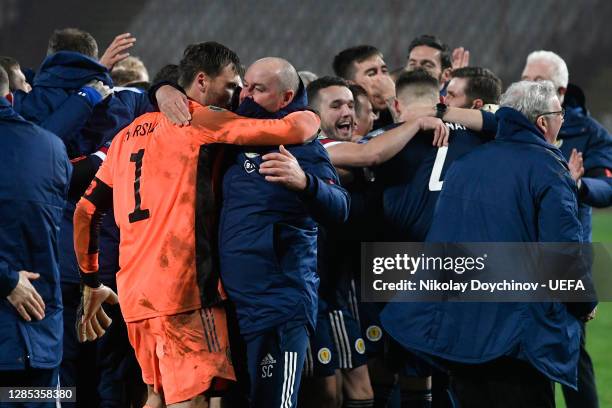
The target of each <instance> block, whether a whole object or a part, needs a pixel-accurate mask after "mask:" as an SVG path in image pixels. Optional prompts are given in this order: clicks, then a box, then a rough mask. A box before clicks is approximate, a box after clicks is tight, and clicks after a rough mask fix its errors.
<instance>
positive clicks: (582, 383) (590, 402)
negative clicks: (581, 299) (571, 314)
mask: <svg viewBox="0 0 612 408" xmlns="http://www.w3.org/2000/svg"><path fill="white" fill-rule="evenodd" d="M585 346H586V327H585V324H584V323H582V336H580V359H579V360H578V391H575V390H573V389H571V388H570V387H566V386H563V387H562V388H563V396H564V397H565V405H566V406H567V408H598V407H599V401H598V399H597V387H596V384H595V372H594V371H593V362H592V361H591V356H589V353H587V351H586V347H585Z"/></svg>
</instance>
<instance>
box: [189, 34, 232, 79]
mask: <svg viewBox="0 0 612 408" xmlns="http://www.w3.org/2000/svg"><path fill="white" fill-rule="evenodd" d="M228 65H232V66H233V68H234V71H236V73H238V70H239V69H240V68H239V67H240V59H239V58H238V55H236V53H235V52H234V51H232V50H230V49H229V48H227V47H226V46H225V45H223V44H219V43H218V42H214V41H207V42H203V43H198V44H191V45H189V46H187V48H186V49H185V52H184V53H183V59H181V62H180V63H179V85H180V86H182V87H183V88H186V87H188V86H189V85H190V84H191V83H192V82H193V80H194V79H195V77H196V75H197V73H198V72H204V73H205V74H206V75H208V76H209V77H211V78H215V77H216V76H218V75H219V74H220V73H221V71H222V70H223V68H225V67H226V66H228Z"/></svg>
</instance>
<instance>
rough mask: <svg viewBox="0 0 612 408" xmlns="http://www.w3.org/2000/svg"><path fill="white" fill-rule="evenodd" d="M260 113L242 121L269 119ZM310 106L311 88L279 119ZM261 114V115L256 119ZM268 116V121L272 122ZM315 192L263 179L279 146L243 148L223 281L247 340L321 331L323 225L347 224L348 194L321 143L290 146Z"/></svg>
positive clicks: (228, 213)
mask: <svg viewBox="0 0 612 408" xmlns="http://www.w3.org/2000/svg"><path fill="white" fill-rule="evenodd" d="M245 103H246V104H247V105H250V106H253V107H254V108H255V109H254V110H250V111H249V110H248V109H244V105H243V106H242V109H241V108H239V109H238V112H237V113H238V114H242V115H246V116H251V117H262V115H260V114H257V112H260V113H261V110H260V109H257V107H256V106H254V102H253V101H252V100H247V101H246V102H245ZM305 106H306V94H305V92H304V90H303V87H301V88H300V92H299V93H298V94H297V95H296V97H295V99H294V101H293V102H292V103H291V105H290V106H288V107H287V108H286V109H285V110H284V111H283V112H280V113H277V114H272V115H270V116H269V117H279V116H282V115H284V114H287V113H289V112H290V111H293V110H297V109H299V108H304V107H305ZM254 111H255V112H254ZM264 116H266V115H264ZM287 149H288V150H289V151H290V152H291V153H292V154H293V155H294V156H295V157H296V158H297V160H298V162H299V164H300V166H301V167H302V169H303V170H304V171H305V172H306V174H307V177H308V182H309V186H308V188H307V190H306V191H305V192H301V193H296V192H295V191H291V190H288V189H287V188H285V187H283V186H280V185H278V184H273V183H269V182H267V181H266V180H265V178H264V177H263V176H261V175H260V174H259V171H258V170H259V165H260V164H261V163H262V159H261V157H262V156H263V155H264V154H266V153H268V152H272V151H275V152H278V147H274V148H272V147H264V148H254V149H253V148H249V149H248V150H246V148H245V149H238V151H237V152H236V154H235V155H234V156H233V160H232V164H231V165H230V167H229V168H228V170H227V171H226V173H225V176H224V178H223V204H222V209H221V217H220V221H219V251H220V266H221V279H222V281H223V285H224V287H225V289H226V290H227V292H228V296H229V298H230V299H231V300H232V301H233V302H234V303H235V304H236V311H237V314H238V319H239V324H240V331H241V333H242V334H249V333H258V332H262V331H265V330H267V329H269V328H272V327H274V326H276V325H279V324H282V323H285V322H288V321H293V322H296V323H298V322H303V323H304V324H307V325H309V326H311V327H314V325H315V322H316V312H317V289H318V284H319V278H318V276H317V222H322V223H326V222H344V221H345V220H346V218H347V216H348V209H349V198H348V193H347V192H346V191H345V190H344V189H343V188H342V187H340V185H339V180H338V175H337V174H336V170H335V169H334V167H333V165H332V164H331V162H330V160H329V157H328V155H327V152H326V150H325V148H324V147H323V146H322V145H321V144H320V143H319V142H318V141H317V140H314V141H312V142H310V143H308V144H305V145H299V146H287Z"/></svg>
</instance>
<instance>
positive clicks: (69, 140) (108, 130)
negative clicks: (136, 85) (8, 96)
mask: <svg viewBox="0 0 612 408" xmlns="http://www.w3.org/2000/svg"><path fill="white" fill-rule="evenodd" d="M92 80H99V81H102V82H103V83H104V84H106V85H108V86H110V87H112V86H113V83H112V80H111V78H110V75H109V73H108V70H107V69H106V67H105V66H103V65H101V64H99V63H98V61H96V60H94V59H92V58H89V57H87V56H85V55H83V54H80V53H77V52H70V51H60V52H57V53H55V54H52V55H49V56H48V57H47V58H46V59H45V60H44V61H43V63H42V65H41V66H40V69H39V70H38V73H37V74H36V76H35V77H34V83H33V84H32V91H31V92H30V93H24V92H18V93H16V94H15V102H14V109H15V111H16V112H17V113H19V114H20V115H22V116H23V117H24V118H25V119H27V120H29V121H31V122H34V123H36V124H38V125H40V126H44V127H45V128H47V129H50V130H52V131H54V132H56V133H57V134H58V135H59V136H60V137H61V138H62V140H63V141H64V143H65V144H66V148H67V150H68V154H69V156H70V158H74V157H78V156H81V155H87V154H90V153H93V152H95V151H96V150H97V149H98V148H99V147H101V146H103V145H104V143H106V142H108V141H110V140H111V139H112V138H113V137H114V136H115V135H116V134H117V132H119V130H121V129H122V128H123V127H125V126H126V125H128V124H129V123H131V122H132V121H133V120H134V119H135V118H136V117H138V116H140V115H142V114H143V113H146V112H151V111H152V110H153V107H152V105H151V104H150V102H149V100H148V98H147V96H146V94H141V93H137V92H131V91H121V92H117V93H116V94H113V95H111V96H110V97H108V98H107V99H106V100H105V101H104V102H102V103H100V104H98V105H96V106H95V107H92V106H91V104H89V109H93V110H91V115H90V116H88V115H86V114H84V115H77V114H75V111H74V110H72V109H65V115H64V116H63V117H61V116H59V115H57V110H58V109H59V108H62V107H63V105H64V103H71V104H73V106H72V108H74V109H82V110H83V112H85V113H86V109H87V106H82V105H83V104H87V103H88V102H86V98H77V97H76V96H78V90H79V89H80V88H82V87H83V86H85V85H86V84H87V83H89V82H90V81H92ZM75 94H76V96H75ZM71 97H72V98H71ZM79 102H80V103H79ZM54 114H55V115H54ZM52 116H53V118H54V120H53V123H50V124H49V122H48V121H49V118H50V117H52ZM83 118H84V119H85V123H83ZM45 125H46V126H45ZM60 127H62V128H61V130H58V129H59V128H60Z"/></svg>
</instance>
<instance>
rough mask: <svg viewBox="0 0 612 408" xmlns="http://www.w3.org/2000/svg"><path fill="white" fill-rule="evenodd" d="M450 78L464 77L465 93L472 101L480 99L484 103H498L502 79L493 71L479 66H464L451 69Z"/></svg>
mask: <svg viewBox="0 0 612 408" xmlns="http://www.w3.org/2000/svg"><path fill="white" fill-rule="evenodd" d="M451 75H452V78H466V79H467V81H466V82H467V84H466V86H465V95H466V96H467V97H468V98H470V100H471V101H472V102H473V101H474V100H475V99H482V102H483V103H485V104H489V103H493V104H498V103H499V98H500V96H501V92H502V81H501V79H499V77H498V76H497V75H495V74H494V73H493V71H491V70H489V69H487V68H481V67H464V68H458V69H455V70H453V72H452V74H451Z"/></svg>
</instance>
